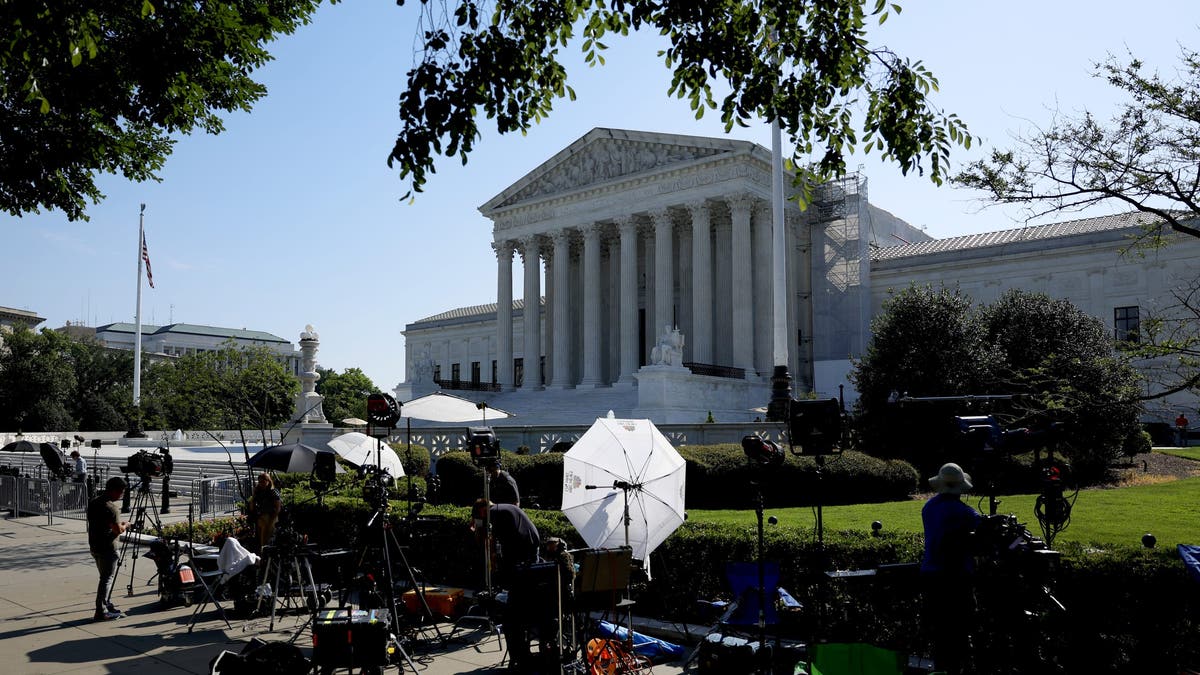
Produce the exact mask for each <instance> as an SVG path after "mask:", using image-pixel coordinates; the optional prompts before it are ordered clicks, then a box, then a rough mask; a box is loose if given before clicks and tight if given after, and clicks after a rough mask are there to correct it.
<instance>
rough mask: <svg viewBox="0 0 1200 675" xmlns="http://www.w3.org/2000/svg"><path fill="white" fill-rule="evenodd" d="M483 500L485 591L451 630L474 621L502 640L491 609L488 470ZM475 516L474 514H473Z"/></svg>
mask: <svg viewBox="0 0 1200 675" xmlns="http://www.w3.org/2000/svg"><path fill="white" fill-rule="evenodd" d="M483 502H484V504H486V505H487V507H486V508H485V509H484V511H483V535H484V536H483V542H484V545H483V588H484V590H483V593H479V594H476V596H475V597H476V598H481V599H480V600H478V601H477V602H475V603H474V604H473V605H471V606H470V607H468V608H467V611H466V612H465V613H464V614H463V615H462V616H461V617H459V618H458V620H457V621H455V622H454V628H453V629H452V630H451V631H450V635H451V636H453V635H454V633H455V632H456V631H458V625H459V624H460V623H463V622H464V621H466V622H474V623H477V624H479V625H480V626H482V627H485V628H487V631H488V633H489V634H490V633H495V634H496V639H497V640H499V641H501V642H503V640H501V633H500V627H499V626H498V625H496V622H495V621H493V620H492V614H491V610H490V609H489V606H490V605H491V604H492V603H493V602H494V601H495V599H496V595H495V593H493V592H492V508H491V503H492V490H491V480H489V478H488V474H487V471H486V470H485V471H484V472H483ZM472 517H473V516H472ZM507 655H508V646H507V645H505V654H504V656H507ZM504 656H501V657H500V663H504Z"/></svg>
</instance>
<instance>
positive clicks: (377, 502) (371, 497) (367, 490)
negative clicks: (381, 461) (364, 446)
mask: <svg viewBox="0 0 1200 675" xmlns="http://www.w3.org/2000/svg"><path fill="white" fill-rule="evenodd" d="M358 471H359V475H360V476H362V477H363V478H364V479H365V480H364V481H363V486H362V498H363V501H365V502H367V503H368V504H370V505H371V506H372V507H374V508H376V509H383V508H385V507H386V506H387V504H388V499H389V495H388V491H389V490H391V489H392V488H393V487H395V485H396V479H395V478H394V477H393V476H392V474H390V473H388V472H387V471H386V470H384V469H380V468H379V467H377V466H375V465H374V464H364V465H362V466H361V467H360V468H359V470H358Z"/></svg>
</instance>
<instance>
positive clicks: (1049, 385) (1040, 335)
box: [851, 286, 1141, 479]
mask: <svg viewBox="0 0 1200 675" xmlns="http://www.w3.org/2000/svg"><path fill="white" fill-rule="evenodd" d="M872 329H873V333H874V334H873V337H872V339H871V343H870V344H869V346H868V349H867V353H866V355H865V356H864V357H863V359H862V360H860V361H858V362H856V363H855V364H854V370H853V372H852V375H851V378H852V381H853V382H854V383H855V385H856V386H857V387H858V388H859V391H860V394H861V395H860V398H859V401H858V403H857V405H856V412H857V414H858V423H859V429H860V433H861V437H862V439H863V442H864V446H865V447H864V449H865V450H867V451H869V452H879V453H880V454H892V455H898V456H903V457H905V458H907V459H910V460H912V461H914V462H916V463H917V464H918V465H922V466H925V467H928V466H930V465H933V466H934V468H936V464H939V463H941V462H942V461H946V460H955V461H963V462H968V461H970V460H972V459H975V460H979V459H980V458H977V457H976V458H970V457H964V456H963V454H962V453H963V452H965V451H967V450H966V447H965V446H964V444H963V443H962V442H961V437H960V436H959V429H958V427H957V425H956V423H955V417H956V416H971V415H987V414H992V415H995V416H996V417H997V418H998V419H999V421H1000V422H1001V424H1002V425H1003V426H1005V427H1007V428H1019V427H1029V428H1034V429H1046V428H1047V427H1048V425H1049V424H1050V423H1052V422H1057V423H1060V424H1061V425H1062V429H1063V430H1064V434H1063V438H1062V442H1061V445H1060V446H1059V448H1058V449H1059V450H1061V451H1062V452H1064V453H1065V454H1066V455H1067V456H1068V457H1069V458H1070V459H1071V460H1072V462H1073V463H1074V464H1075V468H1076V469H1077V470H1079V471H1080V472H1081V474H1082V475H1083V476H1085V477H1090V478H1093V479H1094V478H1096V477H1098V476H1100V475H1102V474H1103V472H1104V470H1105V468H1106V466H1107V465H1108V464H1109V462H1111V461H1112V460H1114V459H1115V458H1116V457H1118V456H1119V454H1120V453H1121V450H1122V446H1123V444H1124V442H1125V439H1126V438H1127V437H1128V436H1129V435H1130V434H1132V433H1134V432H1136V431H1137V430H1138V414H1139V412H1140V410H1141V408H1140V404H1139V403H1138V400H1137V395H1138V389H1139V382H1140V379H1139V376H1138V374H1137V372H1136V371H1135V370H1134V368H1133V367H1132V366H1131V365H1130V362H1129V359H1128V357H1127V356H1126V355H1124V354H1123V353H1121V352H1119V351H1118V350H1117V349H1116V345H1115V344H1114V342H1113V340H1112V338H1111V337H1110V336H1109V334H1108V330H1107V328H1106V327H1105V326H1104V325H1103V324H1102V323H1101V322H1100V321H1099V320H1097V319H1096V318H1094V317H1092V316H1089V315H1087V314H1085V313H1084V312H1083V311H1082V310H1080V309H1079V308H1077V307H1075V306H1074V305H1072V304H1071V303H1070V302H1068V301H1065V300H1055V299H1052V298H1050V297H1048V296H1046V295H1045V294H1040V293H1027V292H1023V291H1019V290H1014V291H1009V292H1007V293H1005V294H1004V295H1003V296H1001V298H1000V299H998V300H997V301H996V302H994V303H992V304H990V305H983V306H974V305H973V303H972V301H971V299H970V298H969V297H968V296H966V295H965V294H963V293H961V292H960V291H958V290H948V289H946V288H940V289H934V288H932V287H928V286H926V287H917V286H913V287H910V288H907V289H904V290H902V291H899V292H897V293H895V294H894V295H893V296H892V297H891V298H889V300H888V301H887V303H885V306H884V309H883V311H882V312H881V313H880V315H879V316H877V317H876V319H875V321H874V322H873V324H872ZM906 394H907V395H908V396H912V397H925V398H929V397H942V396H948V397H959V398H958V399H957V400H954V401H949V402H937V401H923V402H905V400H904V399H903V397H904V395H906ZM992 396H1012V397H1013V398H1012V399H1011V400H1005V401H996V400H993V399H990V398H988V397H992ZM897 399H899V400H897Z"/></svg>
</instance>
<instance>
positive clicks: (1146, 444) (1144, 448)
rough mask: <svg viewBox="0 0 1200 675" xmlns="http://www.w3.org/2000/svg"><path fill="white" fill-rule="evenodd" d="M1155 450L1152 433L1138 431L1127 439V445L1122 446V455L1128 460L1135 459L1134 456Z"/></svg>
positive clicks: (1142, 430)
mask: <svg viewBox="0 0 1200 675" xmlns="http://www.w3.org/2000/svg"><path fill="white" fill-rule="evenodd" d="M1152 449H1153V444H1152V443H1151V441H1150V432H1148V431H1146V430H1145V429H1138V430H1137V431H1134V432H1133V433H1131V434H1129V435H1128V436H1126V437H1125V443H1124V444H1122V445H1121V454H1122V455H1124V456H1125V458H1126V459H1133V456H1134V455H1140V454H1144V453H1147V452H1150V451H1151V450H1152Z"/></svg>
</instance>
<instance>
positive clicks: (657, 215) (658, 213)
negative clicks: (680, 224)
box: [646, 207, 673, 228]
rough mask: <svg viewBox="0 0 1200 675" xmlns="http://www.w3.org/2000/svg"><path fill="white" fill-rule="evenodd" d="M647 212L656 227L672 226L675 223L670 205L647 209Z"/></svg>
mask: <svg viewBox="0 0 1200 675" xmlns="http://www.w3.org/2000/svg"><path fill="white" fill-rule="evenodd" d="M646 214H647V215H649V216H650V222H652V223H653V224H654V227H655V228H659V227H663V226H670V225H671V224H672V223H673V221H672V220H671V209H670V208H668V207H663V208H661V209H654V210H653V211H647V212H646Z"/></svg>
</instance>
